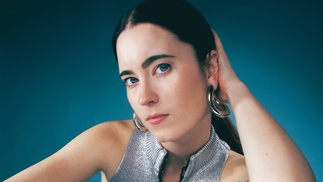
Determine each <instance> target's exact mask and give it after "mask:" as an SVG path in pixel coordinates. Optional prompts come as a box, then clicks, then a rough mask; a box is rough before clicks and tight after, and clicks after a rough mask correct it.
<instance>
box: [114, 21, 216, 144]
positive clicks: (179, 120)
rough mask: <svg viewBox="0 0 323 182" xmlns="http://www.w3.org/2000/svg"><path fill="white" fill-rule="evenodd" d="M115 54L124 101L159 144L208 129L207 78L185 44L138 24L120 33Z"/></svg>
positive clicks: (158, 30) (186, 137)
mask: <svg viewBox="0 0 323 182" xmlns="http://www.w3.org/2000/svg"><path fill="white" fill-rule="evenodd" d="M117 55H118V63H119V72H120V77H121V79H122V80H124V82H125V84H126V87H127V96H128V100H129V102H130V104H131V106H132V108H133V109H134V111H135V112H136V114H137V116H138V117H139V118H140V119H141V121H142V122H143V124H144V125H145V126H146V127H147V128H148V129H149V131H150V132H152V133H153V134H154V136H155V137H156V138H157V139H158V140H159V141H160V142H171V141H180V140H184V139H188V138H191V139H193V137H196V136H197V135H198V134H201V131H202V132H203V131H205V130H204V129H207V130H206V132H209V129H210V121H211V112H210V109H209V107H208V103H207V97H206V94H207V87H208V79H207V77H206V75H205V74H204V73H203V71H201V69H200V67H199V65H198V62H197V60H196V57H195V55H194V51H193V48H192V46H191V45H189V44H187V43H184V42H182V41H179V40H178V39H177V38H176V36H175V35H174V34H172V33H170V32H169V31H167V30H165V29H163V28H160V27H158V26H155V25H152V24H148V23H144V24H139V25H136V26H133V27H130V28H127V29H126V30H124V31H123V32H122V33H121V34H120V36H119V38H118V40H117Z"/></svg>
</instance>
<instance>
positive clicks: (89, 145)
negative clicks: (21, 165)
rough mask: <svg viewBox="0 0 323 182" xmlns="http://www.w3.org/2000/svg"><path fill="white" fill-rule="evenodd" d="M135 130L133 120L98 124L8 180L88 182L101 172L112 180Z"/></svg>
mask: <svg viewBox="0 0 323 182" xmlns="http://www.w3.org/2000/svg"><path fill="white" fill-rule="evenodd" d="M133 130H134V126H133V125H132V123H131V121H130V120H129V121H111V122H105V123H101V124H98V125H96V126H94V127H92V128H90V129H88V130H86V131H84V132H83V133H81V134H80V135H78V136H77V137H75V138H74V139H73V140H72V141H71V142H69V143H68V144H67V145H66V146H64V147H63V148H62V149H60V150H59V151H58V152H56V153H55V154H53V155H52V156H50V157H48V158H46V159H44V160H43V161H41V162H39V163H37V164H35V165H33V166H31V167H29V168H27V169H26V170H24V171H22V172H20V173H18V174H17V175H15V176H13V177H12V178H10V179H8V181H86V180H87V179H89V178H91V177H92V176H93V175H94V174H96V173H97V172H98V171H100V170H101V171H104V172H105V173H106V175H107V177H109V176H110V175H113V174H114V172H115V170H116V169H117V167H118V165H119V163H120V161H121V159H122V156H123V151H124V149H125V147H126V145H127V143H128V141H129V138H130V136H131V134H132V132H133Z"/></svg>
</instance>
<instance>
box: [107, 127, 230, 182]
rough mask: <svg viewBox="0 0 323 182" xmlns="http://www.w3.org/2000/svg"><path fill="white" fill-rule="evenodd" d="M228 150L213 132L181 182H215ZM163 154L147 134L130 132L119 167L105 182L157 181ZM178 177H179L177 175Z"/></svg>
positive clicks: (218, 177) (190, 163)
mask: <svg viewBox="0 0 323 182" xmlns="http://www.w3.org/2000/svg"><path fill="white" fill-rule="evenodd" d="M229 150H230V147H229V146H228V144H227V143H225V142H224V141H222V140H221V139H220V138H219V137H218V135H217V134H216V133H215V131H214V128H213V126H212V131H211V136H210V138H209V140H208V141H207V142H206V144H205V145H204V146H203V147H202V148H201V149H199V150H198V151H197V153H195V154H193V155H192V156H191V157H190V158H189V161H188V166H187V168H186V171H185V173H184V176H183V177H184V178H183V180H182V181H185V182H186V181H195V182H196V181H203V182H218V181H219V180H220V177H221V173H222V170H223V167H224V164H225V163H226V161H227V158H228V155H229ZM166 154H167V151H166V150H165V149H164V148H163V147H162V146H161V144H160V143H159V142H158V141H157V139H156V138H155V137H154V136H153V135H152V134H151V133H150V132H146V133H143V132H140V131H138V130H134V131H133V133H132V135H131V138H130V140H129V143H128V146H127V148H126V150H125V153H124V155H123V158H122V160H121V163H120V164H119V167H118V169H117V171H116V173H115V174H114V176H113V177H112V179H111V180H109V182H121V181H122V182H128V181H129V182H130V181H131V182H133V181H138V182H157V181H158V174H159V172H160V170H161V166H162V163H163V161H164V158H165V156H166ZM178 175H180V174H178Z"/></svg>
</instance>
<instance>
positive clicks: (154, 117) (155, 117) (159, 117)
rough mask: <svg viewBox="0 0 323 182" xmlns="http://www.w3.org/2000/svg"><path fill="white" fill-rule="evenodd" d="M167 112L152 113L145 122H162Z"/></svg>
mask: <svg viewBox="0 0 323 182" xmlns="http://www.w3.org/2000/svg"><path fill="white" fill-rule="evenodd" d="M168 115H169V114H154V115H150V116H148V117H147V119H146V120H147V122H148V123H149V124H151V125H157V124H159V123H161V122H163V121H164V120H165V119H166V118H167V117H168Z"/></svg>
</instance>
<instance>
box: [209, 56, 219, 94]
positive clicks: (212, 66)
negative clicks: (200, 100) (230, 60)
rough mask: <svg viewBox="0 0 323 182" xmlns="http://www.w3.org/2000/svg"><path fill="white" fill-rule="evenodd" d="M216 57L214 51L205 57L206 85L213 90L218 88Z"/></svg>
mask: <svg viewBox="0 0 323 182" xmlns="http://www.w3.org/2000/svg"><path fill="white" fill-rule="evenodd" d="M218 57H219V56H218V52H217V51H216V50H211V52H210V53H209V54H207V55H206V60H208V63H207V68H206V69H207V79H208V84H209V85H212V86H213V88H214V89H216V88H217V87H218V83H219V65H218Z"/></svg>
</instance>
